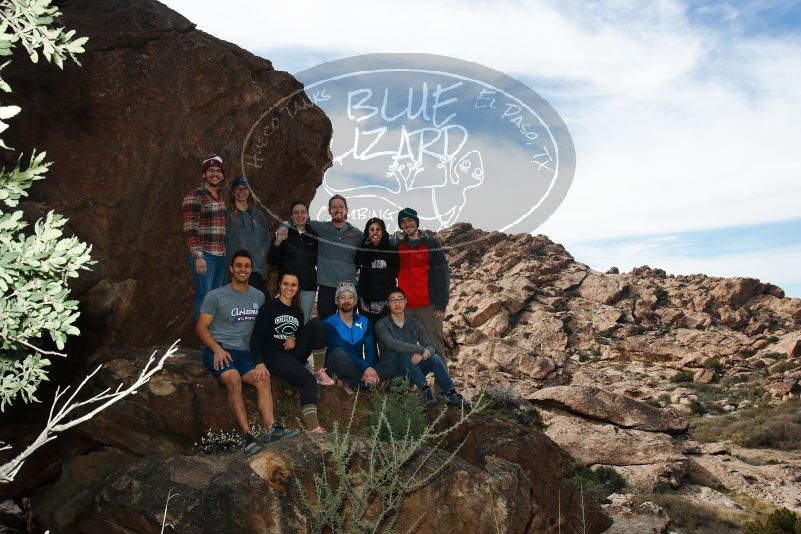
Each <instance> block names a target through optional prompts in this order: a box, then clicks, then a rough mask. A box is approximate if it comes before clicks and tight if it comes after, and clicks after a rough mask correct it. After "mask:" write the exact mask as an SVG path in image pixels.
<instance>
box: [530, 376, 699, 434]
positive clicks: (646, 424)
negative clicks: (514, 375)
mask: <svg viewBox="0 0 801 534" xmlns="http://www.w3.org/2000/svg"><path fill="white" fill-rule="evenodd" d="M529 398H530V400H532V401H534V402H536V403H539V404H544V405H547V406H554V407H557V408H560V409H562V410H567V411H569V412H572V413H575V414H578V415H580V416H582V417H587V418H590V419H595V420H597V421H605V422H609V423H612V424H614V425H616V426H619V427H623V428H633V429H637V430H645V431H648V432H666V433H669V434H681V433H683V432H686V431H687V427H688V423H687V420H686V419H684V418H683V417H682V416H681V415H679V414H678V413H676V412H674V411H673V410H670V409H663V408H655V407H653V406H649V405H647V404H645V403H643V402H640V401H637V400H635V399H632V398H630V397H626V396H624V395H619V394H617V393H612V392H609V391H606V390H603V389H600V388H596V387H592V386H576V385H571V386H554V387H550V388H544V389H541V390H539V391H537V392H536V393H534V394H533V395H531V397H529Z"/></svg>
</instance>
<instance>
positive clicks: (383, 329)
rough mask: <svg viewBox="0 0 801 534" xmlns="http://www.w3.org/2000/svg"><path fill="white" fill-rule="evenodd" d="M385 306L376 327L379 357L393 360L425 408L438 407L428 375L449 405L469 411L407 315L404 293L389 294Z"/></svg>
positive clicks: (425, 338) (417, 323)
mask: <svg viewBox="0 0 801 534" xmlns="http://www.w3.org/2000/svg"><path fill="white" fill-rule="evenodd" d="M387 306H389V315H388V316H386V317H384V318H383V319H381V320H379V321H378V323H376V326H375V334H376V337H377V338H378V347H379V349H380V351H381V357H382V358H389V359H393V360H394V361H395V362H396V365H397V366H402V367H403V369H404V371H405V372H406V376H407V377H408V378H409V380H410V381H411V382H412V384H414V385H415V386H417V387H418V388H419V389H420V392H421V393H422V395H423V402H424V404H425V406H426V407H427V408H428V407H430V406H434V405H435V404H437V397H436V395H434V390H433V389H432V388H431V387H430V386H429V385H428V382H427V381H426V375H428V374H429V373H434V380H435V381H436V383H437V385H438V386H439V388H440V389H441V390H442V391H443V392H445V399H446V401H447V402H448V405H450V406H460V407H462V408H464V409H465V410H469V409H470V408H472V405H471V404H470V402H468V401H466V400H465V399H464V398H463V397H462V396H461V395H460V394H459V393H457V392H456V387H455V386H454V385H453V380H451V376H450V374H448V369H447V367H445V364H444V363H443V362H442V358H440V357H439V355H438V354H436V351H435V349H434V346H433V345H432V343H431V339H430V338H429V337H428V333H427V332H426V329H425V328H423V325H422V324H421V323H420V321H418V320H417V319H416V318H415V317H412V316H407V315H406V293H404V291H403V290H402V289H401V288H399V287H396V288H393V289H392V290H390V292H389V293H388V294H387Z"/></svg>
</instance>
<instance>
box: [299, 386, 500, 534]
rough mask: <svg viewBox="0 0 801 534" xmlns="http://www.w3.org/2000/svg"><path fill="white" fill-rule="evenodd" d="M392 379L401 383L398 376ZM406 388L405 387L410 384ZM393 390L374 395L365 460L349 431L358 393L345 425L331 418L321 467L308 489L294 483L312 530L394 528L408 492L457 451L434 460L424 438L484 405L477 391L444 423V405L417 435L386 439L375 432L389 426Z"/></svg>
mask: <svg viewBox="0 0 801 534" xmlns="http://www.w3.org/2000/svg"><path fill="white" fill-rule="evenodd" d="M396 385H397V386H398V387H401V386H402V384H398V383H397V382H396ZM406 389H407V390H408V389H409V388H408V384H407V385H406ZM392 395H393V391H392V390H390V392H389V394H386V395H380V396H379V395H376V397H381V398H382V400H381V402H380V403H379V406H378V408H379V412H378V414H377V421H378V422H377V423H373V424H372V427H371V428H370V435H369V437H367V438H366V440H367V442H366V444H367V447H366V453H365V454H366V456H367V457H366V458H365V463H364V465H359V462H356V461H354V460H355V459H356V458H357V453H358V451H359V450H360V447H359V446H358V442H357V441H356V440H354V439H353V438H352V437H351V427H352V425H353V422H354V419H355V414H356V407H357V403H358V395H356V396H355V397H354V400H353V408H352V410H351V415H350V418H349V419H348V421H347V423H346V425H345V428H344V429H342V428H340V426H339V424H338V423H337V422H335V423H334V427H333V430H332V432H331V435H330V436H329V437H328V438H327V439H326V440H325V441H326V443H325V449H326V452H325V457H326V458H327V459H324V464H323V466H322V468H321V472H320V473H319V474H317V475H314V487H313V489H312V491H307V490H305V489H304V488H303V486H302V485H300V484H298V486H297V489H298V491H299V493H300V498H301V501H302V503H303V505H304V507H305V508H306V510H307V512H308V514H309V523H310V528H309V531H310V532H349V533H353V534H366V533H368V532H393V530H392V525H393V524H394V521H395V518H396V516H397V514H398V513H400V510H401V506H402V503H403V500H404V498H405V497H406V495H408V494H410V493H412V492H415V491H417V490H418V489H420V488H421V487H423V486H425V485H426V484H428V483H429V482H430V481H431V480H432V479H433V478H435V477H436V476H437V475H438V474H439V473H440V472H441V471H442V469H444V468H445V466H446V465H447V464H448V463H449V462H451V461H452V460H453V458H454V457H455V455H456V452H455V451H454V452H453V453H451V454H450V455H449V456H447V458H446V459H445V460H444V461H443V460H442V458H438V459H436V460H435V456H433V455H432V452H433V450H434V449H430V448H428V447H427V445H426V444H430V443H434V444H436V443H438V442H440V441H441V440H442V439H443V438H444V437H445V436H446V435H447V434H449V433H450V432H452V431H453V430H454V429H456V428H457V427H459V426H462V425H463V424H465V422H466V421H467V420H468V419H469V418H470V417H471V416H472V415H474V414H476V413H478V412H480V411H482V410H483V409H484V406H485V404H484V401H483V398H482V396H481V395H479V397H478V399H477V401H476V402H475V403H474V405H473V411H472V412H462V414H461V417H459V419H458V420H457V421H456V422H454V423H452V424H450V425H446V424H444V420H443V418H444V416H445V414H446V411H445V410H443V411H442V412H440V414H439V416H437V417H436V418H435V419H434V420H433V421H432V422H431V423H428V424H424V427H423V429H422V430H421V431H420V433H419V435H418V436H417V437H416V438H414V439H412V438H410V437H409V435H408V434H404V435H403V436H402V439H400V440H394V432H392V431H389V432H387V434H388V436H389V438H390V439H389V441H388V442H385V441H381V439H380V438H379V433H380V432H381V431H382V430H383V429H387V428H390V427H391V426H392V425H391V424H390V423H389V421H388V413H387V412H386V410H387V408H388V407H389V404H390V402H393V401H391V400H390V399H391V398H392ZM401 396H403V395H401ZM407 428H408V427H407ZM326 464H328V465H326ZM369 517H373V518H374V519H370V518H369Z"/></svg>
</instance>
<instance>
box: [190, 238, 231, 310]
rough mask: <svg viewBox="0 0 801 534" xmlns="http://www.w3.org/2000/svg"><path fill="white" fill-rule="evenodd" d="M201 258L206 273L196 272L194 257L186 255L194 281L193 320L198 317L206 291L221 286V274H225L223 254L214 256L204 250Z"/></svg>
mask: <svg viewBox="0 0 801 534" xmlns="http://www.w3.org/2000/svg"><path fill="white" fill-rule="evenodd" d="M203 259H205V260H206V274H198V273H197V271H196V270H195V259H194V258H193V257H192V255H191V254H188V255H187V256H186V261H187V262H188V263H189V268H190V269H192V278H193V279H194V281H195V322H197V320H198V317H200V307H201V306H203V299H204V298H206V293H208V292H209V291H211V290H212V289H217V288H218V287H220V286H222V283H223V276H225V256H215V255H214V254H209V253H208V252H206V251H205V250H204V251H203Z"/></svg>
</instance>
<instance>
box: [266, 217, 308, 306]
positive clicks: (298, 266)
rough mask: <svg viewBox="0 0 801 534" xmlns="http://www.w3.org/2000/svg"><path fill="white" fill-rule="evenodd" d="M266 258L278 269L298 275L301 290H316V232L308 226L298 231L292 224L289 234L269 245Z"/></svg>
mask: <svg viewBox="0 0 801 534" xmlns="http://www.w3.org/2000/svg"><path fill="white" fill-rule="evenodd" d="M267 258H268V259H269V261H270V263H271V264H272V265H276V266H278V270H279V271H291V272H293V273H296V274H297V275H298V276H300V290H301V291H317V267H316V266H317V234H316V233H315V232H314V230H312V229H311V227H310V226H308V225H306V231H305V232H304V233H302V234H301V233H299V232H298V231H297V229H295V227H294V226H290V227H289V235H288V236H287V238H286V239H285V240H284V241H282V242H281V244H280V245H278V246H276V245H275V241H273V243H272V244H271V245H270V253H269V254H268V256H267Z"/></svg>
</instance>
